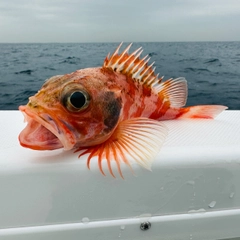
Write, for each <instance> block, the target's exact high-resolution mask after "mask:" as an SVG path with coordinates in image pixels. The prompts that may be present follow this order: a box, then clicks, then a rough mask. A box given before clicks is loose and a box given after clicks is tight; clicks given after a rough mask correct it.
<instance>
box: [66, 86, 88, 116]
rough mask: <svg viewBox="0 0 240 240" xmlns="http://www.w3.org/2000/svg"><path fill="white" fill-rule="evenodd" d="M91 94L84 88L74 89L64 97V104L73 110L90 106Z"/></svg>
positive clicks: (80, 109) (77, 110)
mask: <svg viewBox="0 0 240 240" xmlns="http://www.w3.org/2000/svg"><path fill="white" fill-rule="evenodd" d="M89 103H90V96H89V94H88V93H87V92H85V91H83V90H74V91H71V92H70V93H68V94H67V95H66V96H65V97H64V99H63V104H64V106H65V107H66V108H67V109H68V110H69V111H71V112H79V111H82V110H84V109H86V108H87V107H88V105H89Z"/></svg>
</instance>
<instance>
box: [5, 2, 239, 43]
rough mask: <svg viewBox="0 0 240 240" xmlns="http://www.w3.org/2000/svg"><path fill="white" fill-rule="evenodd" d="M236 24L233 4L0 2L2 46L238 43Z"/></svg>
mask: <svg viewBox="0 0 240 240" xmlns="http://www.w3.org/2000/svg"><path fill="white" fill-rule="evenodd" d="M239 22H240V1H238V0H228V1H225V0H212V1H209V0H194V1H192V0H178V1H177V0H172V1H166V0H165V1H164V0H143V1H139V0H131V1H129V0H122V1H110V0H69V1H63V0H35V1H34V0H21V1H19V0H11V1H5V0H0V32H1V39H0V41H1V42H49V41H50V42H52V41H53V42H78V41H85V42H86V41H103V42H104V41H117V42H119V41H122V40H123V41H197V40H199V41H201V40H240V32H239V31H236V30H235V29H236V27H237V23H239ZM219 26H221V27H219Z"/></svg>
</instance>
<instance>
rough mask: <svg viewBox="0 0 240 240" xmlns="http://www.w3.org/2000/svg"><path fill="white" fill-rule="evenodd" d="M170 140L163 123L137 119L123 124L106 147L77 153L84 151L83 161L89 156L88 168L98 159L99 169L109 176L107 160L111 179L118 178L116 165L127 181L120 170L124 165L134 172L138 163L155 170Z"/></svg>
mask: <svg viewBox="0 0 240 240" xmlns="http://www.w3.org/2000/svg"><path fill="white" fill-rule="evenodd" d="M166 136H167V128H166V127H165V126H164V124H162V123H161V122H159V121H156V120H153V119H148V118H133V119H128V120H125V121H122V122H120V123H119V124H118V126H117V128H116V129H115V131H114V133H113V134H112V135H111V137H110V138H109V139H108V140H107V141H105V142H103V143H102V144H99V145H96V146H91V147H88V148H87V147H84V148H79V149H77V151H79V150H84V151H83V152H82V153H81V154H80V155H79V157H81V156H82V155H84V154H89V156H88V159H87V166H88V168H90V161H91V159H92V158H93V157H95V156H96V157H98V166H99V169H100V171H101V173H102V174H103V175H105V173H104V171H103V168H102V161H103V160H106V161H107V165H108V169H109V171H110V173H111V175H112V176H113V177H115V176H114V174H113V171H112V167H111V161H115V162H116V165H117V168H118V172H119V174H120V176H121V177H122V178H123V175H122V171H121V167H120V164H121V163H122V162H124V163H125V164H127V165H128V166H129V167H130V168H131V162H132V161H135V162H137V163H138V164H139V165H141V166H142V167H144V168H146V169H148V170H151V165H152V162H153V160H154V158H155V157H156V155H157V153H158V152H159V150H160V148H161V146H162V144H163V142H164V140H165V138H166ZM131 169H132V168H131Z"/></svg>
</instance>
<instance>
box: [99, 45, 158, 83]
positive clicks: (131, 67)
mask: <svg viewBox="0 0 240 240" xmlns="http://www.w3.org/2000/svg"><path fill="white" fill-rule="evenodd" d="M121 46H122V43H120V45H119V46H118V47H117V49H116V50H115V51H114V53H113V54H112V55H111V56H110V54H108V56H107V57H106V58H105V60H104V63H103V67H106V68H110V69H112V70H113V71H116V72H121V73H123V74H126V75H128V76H131V77H132V79H134V80H136V81H138V82H141V83H144V84H147V85H149V86H152V85H156V84H158V83H160V82H161V80H162V79H163V77H161V78H158V74H157V75H156V74H155V73H154V71H155V67H154V68H153V64H154V62H153V63H151V64H150V65H148V62H149V60H150V57H148V55H146V56H145V57H143V58H142V59H140V57H139V56H140V55H141V53H142V52H143V50H142V47H140V48H138V49H137V50H135V51H134V52H132V53H131V54H128V51H129V49H130V47H131V46H132V43H131V44H129V45H128V46H127V48H126V49H125V50H124V51H123V52H122V53H120V54H119V53H118V52H119V49H120V47H121Z"/></svg>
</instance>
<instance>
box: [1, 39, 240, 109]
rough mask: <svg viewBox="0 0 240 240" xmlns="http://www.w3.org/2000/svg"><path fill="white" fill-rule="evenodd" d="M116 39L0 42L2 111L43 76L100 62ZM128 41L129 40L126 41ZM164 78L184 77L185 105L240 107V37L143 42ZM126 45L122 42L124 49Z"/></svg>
mask: <svg viewBox="0 0 240 240" xmlns="http://www.w3.org/2000/svg"><path fill="white" fill-rule="evenodd" d="M117 46H118V43H44V44H42V43H26V44H25V43H24V44H8V43H6V44H0V110H7V109H8V110H11V109H18V106H19V105H23V104H26V103H27V102H28V97H30V96H32V95H34V94H35V93H36V92H37V91H38V89H40V88H41V85H42V84H43V83H44V81H45V79H48V78H49V77H51V76H54V75H59V74H65V73H70V72H73V71H75V70H77V69H81V68H88V67H97V66H101V65H102V63H103V60H104V58H105V57H106V55H107V54H108V53H109V52H111V53H112V52H113V51H114V49H115V48H116V47H117ZM124 46H127V43H124ZM140 46H142V47H143V49H144V52H143V56H145V55H146V54H148V55H150V56H151V60H150V61H155V66H156V73H158V72H159V73H160V76H162V75H163V76H165V78H164V79H168V78H176V77H185V78H186V79H187V81H188V89H189V95H188V101H187V105H188V106H189V105H198V104H221V105H226V106H228V107H229V109H240V42H143V43H134V44H133V46H132V51H133V50H135V49H136V48H138V47H140ZM123 48H124V47H122V49H123Z"/></svg>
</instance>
